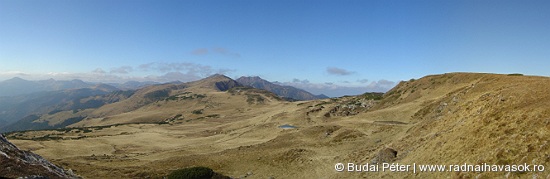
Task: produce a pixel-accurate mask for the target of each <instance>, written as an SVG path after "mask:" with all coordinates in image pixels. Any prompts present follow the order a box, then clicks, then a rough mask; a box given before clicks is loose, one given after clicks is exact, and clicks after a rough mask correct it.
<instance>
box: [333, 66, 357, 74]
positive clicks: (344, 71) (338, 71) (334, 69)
mask: <svg viewBox="0 0 550 179" xmlns="http://www.w3.org/2000/svg"><path fill="white" fill-rule="evenodd" d="M327 73H328V74H331V75H340V76H345V75H351V74H354V73H355V72H353V71H348V70H346V69H342V68H336V67H328V68H327Z"/></svg>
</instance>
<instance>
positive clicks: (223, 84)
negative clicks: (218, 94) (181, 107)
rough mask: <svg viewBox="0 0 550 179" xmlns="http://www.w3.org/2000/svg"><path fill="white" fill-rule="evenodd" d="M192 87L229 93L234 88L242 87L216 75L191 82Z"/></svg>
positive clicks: (222, 76) (235, 82) (225, 77)
mask: <svg viewBox="0 0 550 179" xmlns="http://www.w3.org/2000/svg"><path fill="white" fill-rule="evenodd" d="M190 84H192V86H198V87H200V88H207V89H215V90H217V91H227V90H229V89H231V88H233V87H238V86H242V85H241V84H240V83H238V82H237V81H235V80H233V79H231V78H229V77H227V76H225V75H222V74H214V75H211V76H209V77H206V78H204V79H201V80H198V81H194V82H190Z"/></svg>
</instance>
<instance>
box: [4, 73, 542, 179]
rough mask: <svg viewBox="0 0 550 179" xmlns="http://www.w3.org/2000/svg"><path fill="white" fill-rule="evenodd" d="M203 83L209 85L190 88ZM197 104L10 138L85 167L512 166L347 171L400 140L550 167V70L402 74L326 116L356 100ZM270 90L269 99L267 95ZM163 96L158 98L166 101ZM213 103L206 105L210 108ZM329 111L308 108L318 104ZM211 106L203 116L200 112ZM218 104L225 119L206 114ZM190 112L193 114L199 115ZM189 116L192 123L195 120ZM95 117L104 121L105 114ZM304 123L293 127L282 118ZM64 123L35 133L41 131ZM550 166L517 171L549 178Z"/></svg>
mask: <svg viewBox="0 0 550 179" xmlns="http://www.w3.org/2000/svg"><path fill="white" fill-rule="evenodd" d="M191 90H192V91H193V92H194V93H198V92H202V91H203V90H200V89H196V91H194V89H191ZM204 94H206V96H207V98H204V99H195V100H193V101H191V102H189V101H187V102H182V101H179V102H178V101H173V102H166V103H164V102H160V103H152V104H150V105H147V106H144V107H142V108H140V109H138V110H135V111H131V112H128V113H123V114H120V115H115V116H111V118H110V119H107V120H104V121H103V123H102V122H98V123H89V124H88V125H97V124H109V122H105V121H120V120H122V121H124V120H128V121H132V120H135V119H139V118H140V117H143V116H147V115H149V116H148V117H147V118H153V117H155V115H158V116H156V117H155V118H166V117H172V116H173V115H175V114H180V113H182V114H183V116H184V119H181V120H176V121H175V122H172V123H171V124H163V125H159V124H131V125H121V126H114V127H109V128H103V129H100V130H93V132H89V133H86V134H83V133H82V132H78V133H77V132H76V130H75V131H70V132H65V133H59V134H58V135H59V136H65V137H71V136H72V137H74V136H78V135H84V136H87V137H85V138H81V139H78V140H46V141H32V140H12V141H13V142H14V143H15V144H17V145H18V146H20V147H21V148H24V149H30V150H32V151H34V152H36V153H38V154H40V155H42V156H44V157H45V158H48V159H52V160H53V161H54V163H57V164H61V165H63V166H64V167H65V168H72V169H74V170H76V172H77V173H79V174H81V175H83V176H88V177H92V176H101V177H121V176H124V177H145V176H152V177H160V176H162V175H166V174H167V173H169V172H170V171H171V170H175V169H177V168H183V167H189V166H197V165H202V166H208V167H210V168H212V169H214V170H215V171H218V172H220V173H223V174H225V175H229V176H234V177H238V176H242V175H244V174H246V173H248V172H251V173H253V175H254V177H256V178H266V177H269V176H274V177H276V178H341V177H354V178H356V177H368V178H370V177H388V178H394V177H429V178H442V177H452V178H454V177H456V178H459V177H467V178H471V177H476V176H480V177H504V176H505V175H507V173H498V172H497V173H475V172H469V173H457V172H451V173H448V172H444V173H419V174H417V175H418V176H417V175H415V174H412V173H410V172H405V173H389V172H386V173H338V172H335V171H334V164H335V163H337V162H354V163H368V162H369V161H370V160H371V159H372V158H373V157H374V155H375V153H376V152H377V151H378V150H380V149H382V148H384V147H391V148H394V149H396V150H397V151H398V155H397V160H396V161H395V162H399V163H403V164H412V163H417V164H463V163H465V162H466V163H469V164H480V163H483V162H486V163H488V164H520V163H524V162H526V163H529V164H531V163H534V164H543V165H545V166H549V165H548V164H549V159H550V158H549V157H548V154H549V148H548V144H547V141H548V139H547V136H548V131H549V130H550V127H549V126H550V124H549V122H550V121H549V119H550V116H549V115H550V108H548V107H547V106H549V104H548V103H549V102H550V100H549V99H548V98H549V97H550V95H549V94H550V79H548V78H543V77H528V76H523V77H522V76H506V75H494V74H465V73H452V74H444V75H434V76H427V77H424V78H421V79H418V80H415V81H409V82H402V83H400V84H399V85H398V86H397V87H395V88H394V89H392V90H391V91H390V92H388V93H387V94H386V95H385V98H384V99H383V100H382V101H381V102H380V103H379V104H378V105H377V106H375V107H374V108H373V109H370V110H368V111H367V112H361V113H359V114H357V115H353V116H336V117H330V118H327V117H325V116H324V114H325V113H326V112H328V111H329V110H330V109H332V108H333V107H335V106H336V105H338V104H339V103H344V101H345V100H347V99H344V98H342V99H339V100H336V101H332V100H329V99H327V100H319V101H309V102H293V103H289V102H282V101H277V100H275V99H273V100H268V102H266V103H264V104H249V103H248V102H247V95H246V94H234V95H231V93H226V92H204ZM266 99H270V98H269V97H266ZM159 105H160V106H159ZM206 106H209V107H208V109H205V108H206ZM319 106H323V107H325V108H323V109H321V110H320V111H317V112H313V113H310V114H309V115H306V113H307V112H308V111H310V110H311V109H313V108H315V107H319ZM199 108H200V109H205V110H204V114H201V115H197V114H192V111H193V110H196V109H199ZM212 114H219V117H213V118H201V119H199V118H200V117H204V116H207V115H212ZM189 119H192V120H189ZM187 120H189V121H188V122H186V121H187ZM96 122H97V121H96ZM282 124H292V125H296V126H298V127H299V128H298V129H290V130H288V129H287V130H284V129H279V128H277V126H278V125H282ZM45 133H55V132H51V131H50V132H47V131H46V132H44V131H37V132H28V133H25V134H24V135H26V136H40V135H44V134H45ZM548 174H549V173H548V171H547V172H543V173H511V174H508V176H519V177H522V178H524V177H532V176H533V175H537V176H542V177H546V176H547V175H548Z"/></svg>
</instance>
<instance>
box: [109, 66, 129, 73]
mask: <svg viewBox="0 0 550 179" xmlns="http://www.w3.org/2000/svg"><path fill="white" fill-rule="evenodd" d="M133 69H134V68H132V67H131V66H121V67H116V68H112V69H111V71H110V73H115V74H128V73H130V72H132V71H133Z"/></svg>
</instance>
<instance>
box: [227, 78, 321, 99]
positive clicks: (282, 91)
mask: <svg viewBox="0 0 550 179" xmlns="http://www.w3.org/2000/svg"><path fill="white" fill-rule="evenodd" d="M235 81H237V82H239V83H241V84H243V85H246V86H251V87H253V88H258V89H264V90H267V91H271V92H273V93H275V94H277V95H278V96H281V97H285V98H290V99H295V100H315V99H325V98H328V97H327V96H325V95H323V94H320V95H313V94H311V93H310V92H307V91H305V90H303V89H299V88H296V87H292V86H282V85H277V84H274V83H271V82H269V81H267V80H264V79H262V78H260V77H259V76H249V77H245V76H242V77H240V78H238V79H236V80H235Z"/></svg>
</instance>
